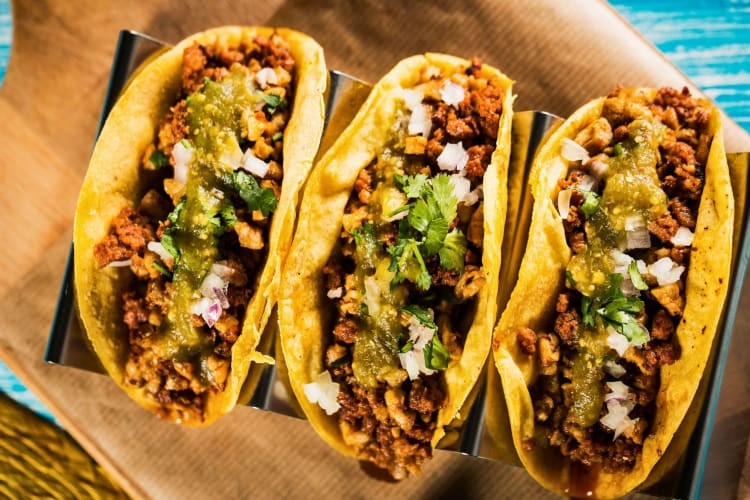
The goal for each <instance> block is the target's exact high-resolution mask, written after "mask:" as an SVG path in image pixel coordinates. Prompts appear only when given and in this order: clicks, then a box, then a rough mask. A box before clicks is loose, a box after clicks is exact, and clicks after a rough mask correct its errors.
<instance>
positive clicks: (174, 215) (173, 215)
mask: <svg viewBox="0 0 750 500" xmlns="http://www.w3.org/2000/svg"><path fill="white" fill-rule="evenodd" d="M183 208H185V199H184V198H183V199H182V200H180V202H179V203H178V204H177V206H175V207H174V209H173V210H172V211H171V212H169V215H167V220H169V222H171V223H172V225H173V226H176V225H177V219H179V218H180V214H181V213H182V209H183Z"/></svg>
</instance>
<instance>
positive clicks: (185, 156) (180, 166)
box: [172, 139, 193, 186]
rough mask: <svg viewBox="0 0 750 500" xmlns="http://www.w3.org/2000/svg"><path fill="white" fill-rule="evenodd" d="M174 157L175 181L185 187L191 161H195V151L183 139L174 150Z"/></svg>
mask: <svg viewBox="0 0 750 500" xmlns="http://www.w3.org/2000/svg"><path fill="white" fill-rule="evenodd" d="M172 157H173V158H174V180H175V181H177V182H178V183H179V184H182V185H183V186H184V185H185V184H186V183H187V174H188V167H189V166H190V160H192V159H193V149H192V148H190V147H189V146H188V143H187V141H185V140H184V139H183V140H181V141H179V142H178V143H177V144H175V145H174V147H173V148H172Z"/></svg>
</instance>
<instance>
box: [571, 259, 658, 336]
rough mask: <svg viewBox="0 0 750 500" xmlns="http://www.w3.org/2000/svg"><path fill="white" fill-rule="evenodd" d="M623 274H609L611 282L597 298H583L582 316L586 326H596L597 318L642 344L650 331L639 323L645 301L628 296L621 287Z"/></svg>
mask: <svg viewBox="0 0 750 500" xmlns="http://www.w3.org/2000/svg"><path fill="white" fill-rule="evenodd" d="M622 281H623V276H622V275H621V274H620V273H612V274H610V275H609V283H608V285H607V288H606V290H605V291H604V293H603V294H602V295H601V296H600V297H597V298H594V299H590V298H588V297H583V298H582V299H581V316H582V321H583V324H584V326H588V327H594V326H595V324H596V318H597V317H598V318H599V319H601V321H602V322H603V323H604V324H605V325H607V326H611V327H612V328H614V329H615V330H616V331H617V332H619V333H621V334H623V335H624V336H625V337H626V338H627V339H628V340H629V341H631V342H634V343H636V344H642V343H644V342H647V341H648V332H646V330H645V329H644V328H643V327H642V326H641V325H640V323H638V320H637V319H636V315H637V314H639V313H640V312H641V310H642V309H643V305H644V304H643V301H642V300H641V299H639V298H638V297H628V296H627V295H625V294H624V293H622V290H621V289H620V287H621V286H622Z"/></svg>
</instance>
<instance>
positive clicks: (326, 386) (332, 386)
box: [302, 370, 341, 415]
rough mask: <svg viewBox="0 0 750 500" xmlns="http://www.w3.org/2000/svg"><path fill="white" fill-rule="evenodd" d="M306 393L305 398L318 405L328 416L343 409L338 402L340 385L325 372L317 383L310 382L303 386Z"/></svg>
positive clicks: (316, 380) (319, 376)
mask: <svg viewBox="0 0 750 500" xmlns="http://www.w3.org/2000/svg"><path fill="white" fill-rule="evenodd" d="M302 389H303V390H304V391H305V397H306V398H307V400H308V401H309V402H311V403H313V404H315V403H317V404H318V406H320V407H321V408H322V409H323V410H325V412H326V415H333V414H334V413H336V412H337V411H339V409H340V408H341V405H340V404H339V402H338V395H339V384H338V383H337V382H334V381H333V379H332V378H331V374H330V373H329V372H328V371H327V370H325V371H323V372H322V373H321V374H320V375H318V378H317V379H315V382H310V383H309V384H305V385H303V386H302Z"/></svg>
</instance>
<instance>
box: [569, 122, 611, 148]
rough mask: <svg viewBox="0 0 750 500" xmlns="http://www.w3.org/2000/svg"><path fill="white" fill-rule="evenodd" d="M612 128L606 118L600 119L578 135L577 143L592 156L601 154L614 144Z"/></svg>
mask: <svg viewBox="0 0 750 500" xmlns="http://www.w3.org/2000/svg"><path fill="white" fill-rule="evenodd" d="M612 137H613V134H612V126H611V125H610V124H609V122H608V121H607V119H606V118H599V119H597V120H595V121H594V122H592V123H591V125H589V126H588V127H586V128H585V129H583V130H582V131H580V132H579V133H578V135H577V136H576V138H575V142H577V143H578V144H580V145H581V146H583V147H584V148H586V150H587V151H588V152H589V154H591V155H595V154H599V153H601V152H602V151H603V150H604V148H606V147H607V146H609V144H610V143H611V142H612Z"/></svg>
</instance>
